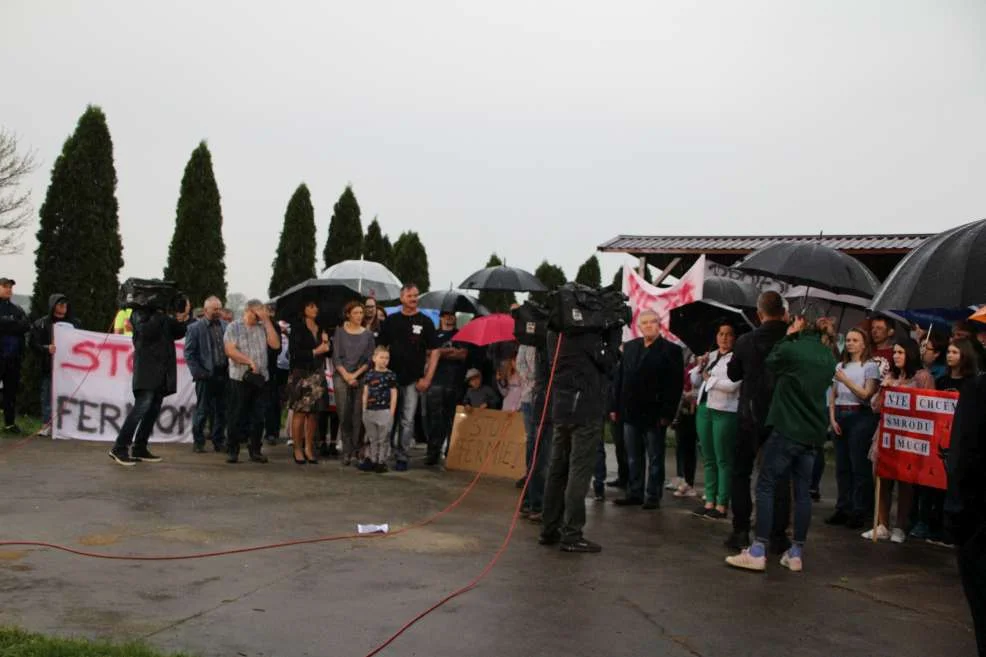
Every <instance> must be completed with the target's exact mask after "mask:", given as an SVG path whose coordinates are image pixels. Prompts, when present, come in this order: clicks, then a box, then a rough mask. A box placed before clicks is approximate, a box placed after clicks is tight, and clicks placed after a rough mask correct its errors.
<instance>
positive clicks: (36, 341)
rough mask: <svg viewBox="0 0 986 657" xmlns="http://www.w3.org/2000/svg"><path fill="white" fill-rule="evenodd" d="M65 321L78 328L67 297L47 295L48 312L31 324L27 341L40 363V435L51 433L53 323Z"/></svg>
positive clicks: (57, 294) (58, 294)
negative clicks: (41, 425)
mask: <svg viewBox="0 0 986 657" xmlns="http://www.w3.org/2000/svg"><path fill="white" fill-rule="evenodd" d="M60 322H65V323H68V324H71V325H72V327H73V328H79V322H78V321H77V320H76V319H75V317H73V316H72V313H71V308H70V307H69V303H68V297H67V296H65V295H64V294H60V293H56V294H52V295H51V296H49V297H48V314H47V315H45V316H44V317H41V318H39V319H37V320H35V322H34V324H32V325H31V332H30V334H29V335H28V341H29V344H30V346H31V349H33V350H34V353H35V354H37V356H38V362H39V363H40V364H41V423H42V424H43V425H44V426H43V427H42V429H41V434H40V435H42V436H50V435H51V367H52V362H53V360H54V354H55V324H58V323H60Z"/></svg>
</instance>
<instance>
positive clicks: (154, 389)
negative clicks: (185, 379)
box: [110, 301, 189, 466]
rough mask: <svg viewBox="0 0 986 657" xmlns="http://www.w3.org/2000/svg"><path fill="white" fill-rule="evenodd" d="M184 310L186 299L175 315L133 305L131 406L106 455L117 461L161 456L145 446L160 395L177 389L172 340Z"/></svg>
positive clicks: (180, 330)
mask: <svg viewBox="0 0 986 657" xmlns="http://www.w3.org/2000/svg"><path fill="white" fill-rule="evenodd" d="M188 311H189V305H188V302H187V301H186V302H185V309H184V310H183V311H182V312H180V313H178V314H177V315H175V316H171V315H168V314H165V313H164V312H162V311H160V310H153V311H152V310H142V309H136V310H134V312H133V315H131V317H130V321H131V323H132V324H133V327H134V338H133V340H134V374H133V391H134V406H133V409H132V410H131V411H130V414H129V415H127V419H126V420H125V421H124V423H123V426H122V427H121V428H120V433H119V435H117V437H116V443H115V444H114V445H113V449H112V450H111V451H110V458H111V459H113V460H114V461H115V462H116V463H118V464H120V465H126V466H132V465H136V464H137V462H138V461H149V462H151V463H157V462H158V461H160V460H161V459H160V458H159V457H157V456H154V455H153V454H151V452H150V450H148V449H147V441H148V439H149V438H150V436H151V431H153V430H154V424H155V423H156V422H157V416H158V413H160V412H161V404H162V402H163V401H164V398H165V397H167V396H168V395H173V394H175V392H177V390H178V368H177V357H176V355H175V340H180V339H182V338H184V337H185V329H186V327H187V322H188ZM131 443H132V444H133V451H132V453H131V451H130V446H131Z"/></svg>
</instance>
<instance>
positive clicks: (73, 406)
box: [51, 324, 195, 442]
mask: <svg viewBox="0 0 986 657" xmlns="http://www.w3.org/2000/svg"><path fill="white" fill-rule="evenodd" d="M54 338H55V356H54V366H53V368H52V377H51V384H52V385H51V388H52V390H51V396H52V432H51V433H52V437H54V438H76V439H80V440H116V436H117V434H118V433H119V432H120V427H121V426H122V425H123V420H124V419H125V418H126V417H127V414H128V413H129V412H130V409H131V408H133V403H134V395H133V391H132V389H131V382H132V378H133V369H134V346H133V338H131V337H128V336H125V335H113V334H107V333H93V332H91V331H79V330H76V329H74V328H72V327H71V326H70V325H68V324H56V325H55V332H54ZM175 350H176V352H177V358H178V393H177V394H175V395H171V396H169V397H166V398H165V400H164V404H163V405H162V406H161V414H160V415H159V416H158V419H157V423H156V424H155V426H154V430H153V431H152V432H151V440H152V441H153V442H191V441H192V416H193V415H194V413H195V383H194V382H193V381H192V375H191V373H190V372H189V371H188V366H187V365H185V359H184V353H185V343H184V341H177V342H175Z"/></svg>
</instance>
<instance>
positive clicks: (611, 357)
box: [548, 329, 620, 424]
mask: <svg viewBox="0 0 986 657" xmlns="http://www.w3.org/2000/svg"><path fill="white" fill-rule="evenodd" d="M558 340H561V347H560V348H558ZM619 346H620V330H619V329H617V330H615V331H612V332H610V334H608V335H605V336H604V335H602V334H598V333H586V334H581V335H561V336H559V335H558V334H557V333H553V332H552V333H549V334H548V358H549V365H548V370H549V372H550V368H551V365H550V363H551V361H552V360H553V359H554V355H555V349H556V348H558V362H557V365H555V376H554V383H553V384H552V391H551V414H552V420H553V421H554V423H555V424H591V423H594V422H602V421H603V418H604V417H605V415H606V407H607V405H608V404H607V401H608V399H609V386H610V376H611V374H612V371H613V368H614V367H615V366H616V364H617V362H618V359H619Z"/></svg>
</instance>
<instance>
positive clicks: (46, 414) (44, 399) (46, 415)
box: [41, 372, 51, 424]
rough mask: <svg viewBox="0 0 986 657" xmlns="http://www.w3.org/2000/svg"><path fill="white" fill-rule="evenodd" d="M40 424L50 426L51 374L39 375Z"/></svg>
mask: <svg viewBox="0 0 986 657" xmlns="http://www.w3.org/2000/svg"><path fill="white" fill-rule="evenodd" d="M41 424H51V372H48V373H47V374H43V375H41Z"/></svg>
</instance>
